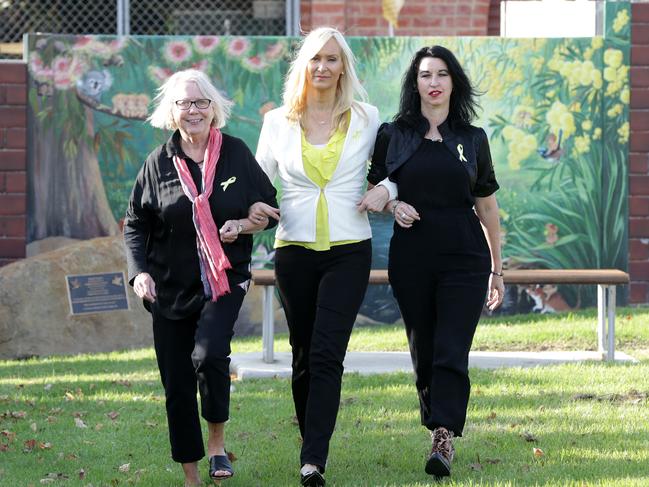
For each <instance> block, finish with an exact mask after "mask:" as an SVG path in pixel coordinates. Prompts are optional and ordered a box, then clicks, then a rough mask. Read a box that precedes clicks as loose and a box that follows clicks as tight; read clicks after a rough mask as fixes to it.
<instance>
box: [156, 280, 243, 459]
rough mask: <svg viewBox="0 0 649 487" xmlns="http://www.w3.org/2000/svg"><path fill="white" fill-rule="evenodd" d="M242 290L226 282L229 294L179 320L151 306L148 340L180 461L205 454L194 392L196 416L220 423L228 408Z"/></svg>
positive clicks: (173, 450)
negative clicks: (233, 350) (151, 313)
mask: <svg viewBox="0 0 649 487" xmlns="http://www.w3.org/2000/svg"><path fill="white" fill-rule="evenodd" d="M244 296H245V291H244V290H243V289H241V287H239V286H231V293H230V294H226V295H224V296H221V297H220V298H219V300H218V301H216V302H214V303H213V302H206V303H205V305H204V306H203V308H202V310H201V311H200V312H199V313H196V314H194V315H192V316H189V317H187V318H185V319H182V320H170V319H168V318H165V317H164V316H162V315H161V314H160V313H158V312H156V307H155V306H153V309H152V312H153V342H154V345H155V353H156V358H157V361H158V368H159V370H160V378H161V380H162V385H163V386H164V390H165V406H166V409H167V423H168V425H169V441H170V442H171V457H172V458H173V459H174V461H176V462H179V463H190V462H196V461H198V460H200V459H201V458H203V456H205V449H204V446H203V437H202V433H201V424H200V419H199V417H198V402H197V400H196V390H197V386H198V392H199V393H200V397H201V416H203V418H204V419H205V420H207V421H209V422H210V423H223V422H225V421H227V420H228V418H229V408H230V340H231V339H232V336H233V335H234V332H233V328H234V322H235V321H236V320H237V316H238V315H239V310H240V308H241V304H242V303H243V298H244Z"/></svg>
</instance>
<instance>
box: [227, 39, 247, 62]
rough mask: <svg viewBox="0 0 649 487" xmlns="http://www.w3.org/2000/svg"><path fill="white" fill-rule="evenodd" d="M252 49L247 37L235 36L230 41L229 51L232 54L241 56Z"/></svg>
mask: <svg viewBox="0 0 649 487" xmlns="http://www.w3.org/2000/svg"><path fill="white" fill-rule="evenodd" d="M249 49H250V41H249V40H248V39H246V38H245V37H235V38H234V39H232V40H231V41H230V42H229V43H228V47H227V52H228V54H229V55H230V56H233V57H241V56H243V55H244V54H245V53H247V52H248V50H249Z"/></svg>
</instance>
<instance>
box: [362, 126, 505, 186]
mask: <svg viewBox="0 0 649 487" xmlns="http://www.w3.org/2000/svg"><path fill="white" fill-rule="evenodd" d="M429 128H430V124H429V123H428V120H426V119H425V118H423V117H422V119H421V121H420V123H419V124H418V125H417V126H416V127H413V126H410V125H407V124H405V123H403V122H390V123H384V124H382V125H381V126H380V127H379V131H378V134H377V137H376V142H375V144H374V154H373V155H372V164H371V166H370V171H369V173H368V175H367V180H368V181H369V182H370V183H372V184H377V183H379V182H380V181H382V180H383V179H385V178H386V177H390V179H391V180H394V178H393V177H392V175H393V174H394V173H395V171H396V170H397V169H399V168H400V167H401V166H402V165H403V164H405V163H406V162H407V161H408V160H409V159H410V158H411V157H412V155H413V154H414V153H415V152H416V151H417V149H418V148H419V146H420V144H421V143H422V142H423V140H424V136H425V135H426V132H428V129H429ZM437 129H438V130H439V133H440V134H441V136H442V141H443V143H444V145H445V146H446V147H447V148H448V150H449V151H450V152H451V153H452V154H453V155H454V156H455V158H456V159H457V160H458V162H460V163H461V164H462V166H463V167H464V168H465V169H466V171H467V173H468V175H469V180H470V184H471V193H472V194H473V196H477V197H486V196H489V195H491V194H493V193H494V192H495V191H497V190H498V188H499V186H498V182H497V181H496V175H495V172H494V168H493V162H492V160H491V151H490V150H489V141H488V139H487V134H486V133H485V131H484V130H483V129H482V128H480V127H475V126H473V125H464V124H454V125H453V127H451V124H449V123H448V121H444V122H443V123H442V124H441V125H439V126H438V127H437Z"/></svg>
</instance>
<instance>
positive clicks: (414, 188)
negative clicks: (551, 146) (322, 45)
mask: <svg viewBox="0 0 649 487" xmlns="http://www.w3.org/2000/svg"><path fill="white" fill-rule="evenodd" d="M476 95H477V93H476V91H475V90H474V88H473V87H472V86H471V82H470V81H469V79H468V77H467V75H466V74H465V72H464V70H463V69H462V66H461V65H460V63H459V62H458V61H457V59H456V58H455V56H454V55H453V53H452V52H451V51H449V50H448V49H446V48H444V47H441V46H432V47H425V48H423V49H420V50H419V51H418V52H417V53H416V54H415V56H414V57H413V59H412V62H411V63H410V66H409V68H408V71H407V72H406V74H405V76H404V79H403V85H402V88H401V103H400V107H399V113H397V115H396V116H395V118H394V122H392V123H388V124H383V125H382V126H381V127H380V129H379V133H378V136H377V140H376V144H375V146H374V155H373V157H372V167H371V170H370V173H369V175H368V180H369V182H370V183H372V184H376V183H378V182H379V181H381V180H382V179H383V178H385V177H386V175H387V176H388V177H389V178H390V180H392V181H394V182H396V183H397V188H398V193H399V199H398V200H397V199H394V200H391V201H389V202H388V203H387V205H386V207H385V210H386V211H389V212H391V213H392V214H393V215H394V218H395V222H396V224H395V226H394V235H393V237H392V240H391V242H390V255H389V265H388V273H389V278H390V284H391V285H392V289H393V292H394V296H395V298H396V300H397V302H398V304H399V308H400V310H401V315H402V316H403V321H404V323H405V328H406V333H407V335H408V343H409V345H410V353H411V357H412V362H413V366H414V369H415V382H416V387H417V392H418V395H419V404H420V411H421V421H422V424H423V425H424V426H425V427H426V428H428V429H429V430H430V431H431V436H432V449H431V453H430V455H429V456H428V458H427V461H426V467H425V470H426V472H427V473H428V474H431V475H435V476H436V477H443V476H448V475H450V473H451V462H452V460H453V454H454V448H453V444H452V438H453V437H454V436H462V430H463V428H464V423H465V420H466V411H467V404H468V400H469V391H470V382H469V374H468V361H469V349H470V348H471V342H472V340H473V335H474V333H475V329H476V326H477V324H478V320H479V318H480V313H481V311H482V308H483V306H484V304H485V297H486V301H487V306H488V307H489V309H491V310H493V309H495V308H496V307H498V306H499V305H500V303H501V302H502V299H503V295H504V285H503V274H502V260H501V255H500V223H499V219H498V203H497V202H496V197H495V195H494V192H495V191H496V190H497V189H498V183H497V182H496V177H495V174H494V170H493V165H492V162H491V155H490V151H489V142H488V140H487V135H486V133H485V131H484V130H483V129H481V128H479V127H475V126H473V125H471V121H472V120H473V119H474V118H475V116H476V108H477V103H476V100H475V98H476Z"/></svg>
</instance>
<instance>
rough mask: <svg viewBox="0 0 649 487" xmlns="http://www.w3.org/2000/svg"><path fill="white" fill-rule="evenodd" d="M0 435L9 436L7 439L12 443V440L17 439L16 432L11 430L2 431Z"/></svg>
mask: <svg viewBox="0 0 649 487" xmlns="http://www.w3.org/2000/svg"><path fill="white" fill-rule="evenodd" d="M0 436H2V437H3V438H7V441H8V442H9V443H11V442H12V441H14V440H15V439H16V433H14V432H13V431H9V430H2V431H0Z"/></svg>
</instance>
